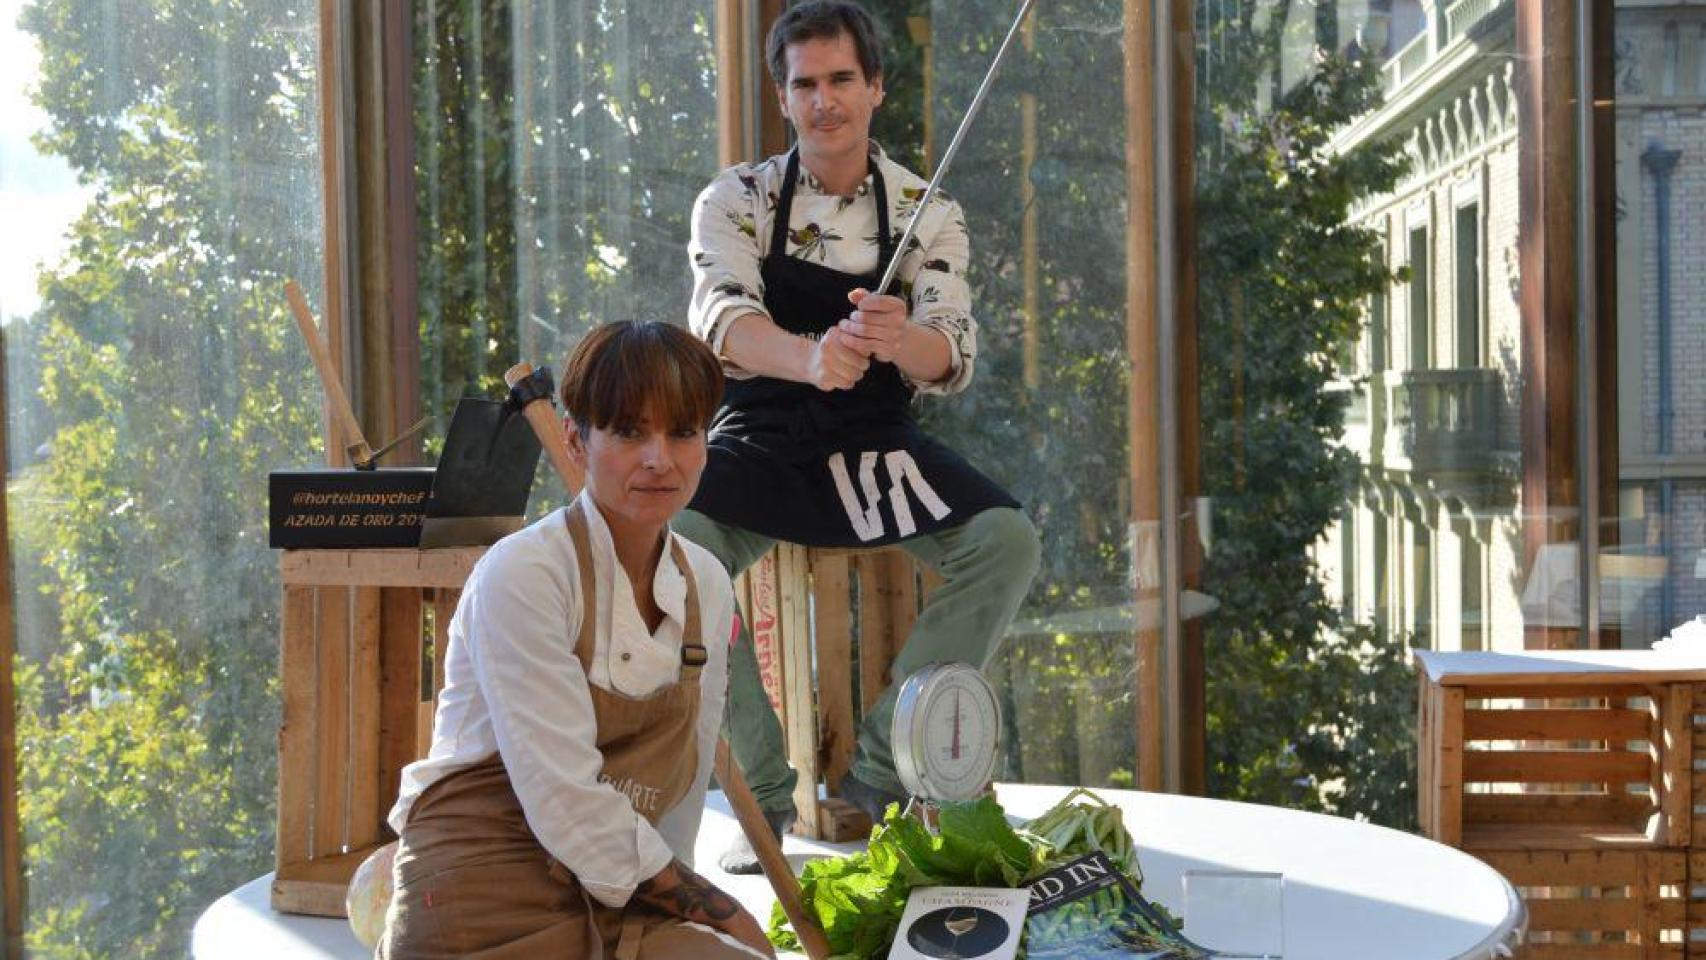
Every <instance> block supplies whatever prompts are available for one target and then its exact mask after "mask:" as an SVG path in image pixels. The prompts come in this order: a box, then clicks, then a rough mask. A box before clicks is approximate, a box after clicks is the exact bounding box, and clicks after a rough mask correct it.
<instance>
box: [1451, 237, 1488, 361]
mask: <svg viewBox="0 0 1706 960" xmlns="http://www.w3.org/2000/svg"><path fill="white" fill-rule="evenodd" d="M1456 228H1457V229H1456V231H1455V234H1454V235H1455V239H1456V241H1457V263H1456V269H1455V270H1454V271H1453V279H1454V281H1455V284H1456V291H1455V298H1454V299H1455V301H1456V310H1455V313H1456V317H1457V366H1458V367H1460V368H1462V369H1465V370H1467V369H1470V368H1472V367H1479V366H1481V207H1480V205H1479V204H1475V203H1468V204H1464V205H1463V206H1460V207H1458V208H1457V222H1456Z"/></svg>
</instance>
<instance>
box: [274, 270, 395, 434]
mask: <svg viewBox="0 0 1706 960" xmlns="http://www.w3.org/2000/svg"><path fill="white" fill-rule="evenodd" d="M284 298H285V299H286V300H288V301H290V312H291V313H292V314H294V315H295V317H296V328H297V329H298V330H301V331H302V339H303V340H306V341H307V342H308V355H309V356H310V357H313V358H314V369H315V370H316V371H318V372H319V374H320V387H321V389H323V390H325V391H326V403H327V405H329V406H330V407H331V410H332V421H333V422H334V423H335V424H337V426H338V429H340V430H342V431H343V434H344V441H345V444H344V453H345V454H347V455H348V456H349V458H350V459H351V460H353V461H355V462H356V463H358V464H360V463H368V462H370V461H371V460H372V459H373V448H372V447H369V446H368V445H367V437H365V436H363V435H362V432H361V424H360V423H358V422H356V419H355V410H354V408H352V407H351V406H350V405H349V395H348V394H346V393H344V385H343V382H342V381H340V380H339V379H338V368H337V367H335V366H333V365H332V352H331V350H330V349H328V348H327V346H326V341H325V340H324V339H322V338H321V336H320V325H319V324H317V323H315V322H314V314H313V313H312V312H311V311H310V310H309V309H308V298H307V297H305V296H303V295H302V287H301V286H299V285H298V284H297V282H296V281H295V280H286V281H285V283H284Z"/></svg>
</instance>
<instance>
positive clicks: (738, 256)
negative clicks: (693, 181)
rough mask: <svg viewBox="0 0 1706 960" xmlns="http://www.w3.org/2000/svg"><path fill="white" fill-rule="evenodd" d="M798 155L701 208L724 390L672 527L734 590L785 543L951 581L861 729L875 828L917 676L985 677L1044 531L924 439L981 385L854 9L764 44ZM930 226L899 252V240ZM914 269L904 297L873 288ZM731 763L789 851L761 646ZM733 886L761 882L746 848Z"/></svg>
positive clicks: (863, 771) (940, 232)
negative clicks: (883, 560)
mask: <svg viewBox="0 0 1706 960" xmlns="http://www.w3.org/2000/svg"><path fill="white" fill-rule="evenodd" d="M766 54H767V59H768V60H769V66H770V72H771V76H772V78H773V79H774V80H775V82H776V94H777V98H778V99H779V100H780V102H781V106H782V112H783V115H784V116H786V117H787V118H788V120H789V121H790V122H791V123H792V124H793V127H794V130H795V133H796V135H797V145H796V148H795V149H794V150H791V151H789V152H788V153H787V154H785V155H783V156H777V157H771V158H770V159H768V160H766V161H764V162H763V163H759V164H741V165H738V166H735V167H732V168H730V169H729V170H726V171H724V172H723V173H722V174H721V175H719V176H718V177H717V179H716V180H715V181H713V182H712V183H711V185H710V186H709V187H707V188H706V189H705V191H704V192H703V193H702V194H700V196H699V200H698V203H697V204H696V205H695V207H694V216H693V235H692V242H691V244H690V250H689V252H690V253H691V255H692V260H693V273H694V291H693V303H692V326H693V329H694V331H695V332H696V333H698V334H699V335H700V336H702V337H703V338H705V340H706V341H707V342H708V343H709V344H710V345H711V347H712V349H713V350H715V351H716V352H717V354H718V356H719V357H720V358H721V359H722V361H723V363H724V369H725V372H726V373H727V374H728V376H729V378H730V379H729V382H728V384H727V387H726V390H725V393H724V398H723V401H724V402H723V407H722V409H721V410H719V411H718V412H717V416H716V418H715V420H714V422H713V426H712V433H711V437H710V455H709V456H710V459H709V462H708V463H707V465H706V470H705V478H704V482H703V483H702V484H701V485H700V487H699V493H698V494H697V495H696V496H695V498H694V500H693V502H692V503H691V504H690V509H688V510H687V511H684V512H683V513H682V514H681V516H680V517H679V518H678V519H677V521H676V526H675V529H676V530H677V532H679V533H681V534H682V535H683V536H685V537H687V538H688V539H691V540H694V541H696V542H697V543H699V544H701V545H702V546H704V547H706V548H707V549H709V550H710V551H711V552H712V553H713V554H715V555H716V556H717V557H718V558H719V559H720V560H722V561H723V562H724V563H725V564H726V565H727V566H728V568H729V571H730V573H731V574H735V573H739V572H740V571H741V570H744V569H745V568H746V567H747V566H748V565H750V564H751V563H752V562H753V561H755V560H757V559H758V558H759V557H760V556H762V555H763V554H764V552H765V551H767V550H768V549H769V548H770V546H771V544H772V543H773V542H774V541H775V540H777V539H782V540H787V541H790V542H794V543H802V544H807V545H812V546H879V545H883V544H889V543H899V544H900V545H902V547H903V548H905V549H906V550H907V551H908V552H909V553H911V554H912V555H913V556H914V557H915V558H917V559H918V560H919V561H921V562H923V563H925V564H927V565H928V566H930V567H932V568H934V569H935V570H936V571H937V572H938V573H940V574H941V575H942V577H943V579H944V584H943V586H942V587H941V588H940V589H938V590H937V591H936V592H935V593H933V594H932V595H931V598H930V602H929V603H928V604H927V605H926V606H925V608H924V610H923V611H922V613H921V614H920V615H919V618H918V621H917V624H916V626H915V627H914V629H913V632H912V636H911V637H910V638H909V639H908V641H907V643H906V645H905V647H904V648H903V649H902V651H901V653H900V655H899V657H898V658H897V659H896V661H895V665H894V671H893V676H892V678H891V679H892V681H893V682H892V684H891V685H890V687H889V689H888V691H887V692H886V693H885V694H884V696H883V698H882V699H881V701H880V702H879V703H878V704H877V705H876V707H875V708H874V709H873V710H872V711H871V712H870V713H869V714H868V715H867V716H866V717H865V718H864V720H863V722H862V724H861V727H860V731H859V741H858V746H857V750H856V752H855V755H854V760H853V767H852V771H851V773H850V774H849V775H848V776H847V777H846V778H845V779H844V780H843V781H842V783H841V784H840V792H841V795H842V796H843V797H844V798H846V799H847V800H849V801H850V802H852V803H854V804H855V805H857V806H859V807H860V808H861V809H863V810H865V811H866V812H867V813H869V814H871V816H872V817H873V818H880V817H881V816H882V812H883V809H884V808H885V807H886V806H887V804H889V803H891V802H898V801H901V800H903V799H904V798H903V797H902V787H901V784H900V782H899V779H898V777H897V776H896V774H895V770H894V757H893V753H892V749H891V744H890V725H891V723H892V717H893V710H894V702H895V695H896V694H897V692H898V690H899V686H900V682H901V681H902V680H904V679H905V677H906V676H907V675H909V674H910V673H912V672H914V671H916V670H917V669H919V668H920V667H922V666H924V665H925V664H927V663H930V662H932V661H937V660H947V661H955V662H962V663H970V664H973V665H976V666H978V667H982V666H984V665H985V664H986V663H988V661H989V659H990V657H991V656H992V655H993V654H994V652H995V648H996V645H997V643H998V642H999V640H1000V637H1001V635H1002V633H1003V632H1004V631H1005V630H1006V629H1007V625H1008V623H1009V622H1010V621H1011V620H1012V618H1013V615H1014V613H1015V612H1016V611H1017V610H1018V608H1019V604H1020V603H1021V601H1023V599H1024V596H1025V593H1026V591H1027V590H1028V589H1029V587H1030V583H1031V578H1032V577H1033V576H1035V574H1036V568H1037V562H1038V552H1039V551H1038V542H1037V534H1036V529H1035V528H1034V527H1033V526H1032V525H1031V522H1030V521H1029V519H1027V518H1026V516H1025V515H1024V514H1023V513H1021V512H1020V511H1019V510H1018V509H1017V508H1018V504H1017V503H1016V502H1015V501H1014V500H1013V498H1012V497H1011V496H1009V495H1008V494H1007V493H1006V491H1004V490H1002V489H1001V488H1000V487H999V486H997V485H996V484H995V483H993V482H992V481H990V480H989V479H988V478H986V477H984V476H983V475H982V474H981V473H979V472H978V471H977V470H975V469H973V468H972V467H971V466H970V465H969V464H967V463H966V462H965V461H964V460H963V459H962V458H961V457H960V456H959V455H958V454H956V453H954V452H953V451H952V450H950V449H948V448H947V447H946V446H945V445H943V444H941V443H939V442H937V441H936V440H934V439H933V438H931V437H929V436H928V435H926V434H925V433H924V432H923V431H922V430H920V429H919V428H918V426H917V423H916V422H915V420H914V418H913V415H912V410H911V401H912V398H913V396H914V394H916V393H933V394H949V393H954V392H956V391H959V390H962V389H964V388H965V387H966V385H967V384H968V383H970V381H971V377H972V371H973V365H974V361H975V359H976V355H977V339H976V324H975V322H974V321H973V319H972V315H971V304H970V292H969V289H968V288H967V286H966V282H965V270H966V262H967V259H968V256H969V246H968V241H967V238H966V227H965V220H964V218H963V216H962V215H961V213H960V210H959V207H958V205H957V204H955V203H953V202H952V201H950V200H948V199H946V198H945V197H942V196H940V195H938V196H937V197H936V198H935V199H934V200H933V201H932V202H931V204H930V205H929V207H928V209H924V210H919V209H918V206H919V200H920V199H921V197H922V194H923V192H924V187H925V181H924V180H923V179H921V178H920V177H918V176H917V175H915V174H913V173H911V172H909V171H907V170H906V169H904V168H902V167H901V166H900V165H898V164H896V163H894V162H893V161H891V160H889V159H888V157H887V156H886V155H885V154H884V153H883V151H882V150H881V149H880V148H879V147H877V146H876V144H874V143H872V142H871V139H870V128H871V116H872V114H873V113H874V112H875V111H876V109H877V107H878V106H879V105H880V104H881V103H882V100H883V76H882V61H881V53H880V50H879V48H878V44H877V41H876V35H875V30H874V28H873V25H872V23H871V18H870V15H869V14H867V13H866V12H865V11H864V9H862V8H861V7H859V6H858V5H856V4H854V3H850V2H844V0H808V2H805V3H800V4H797V5H795V6H793V7H791V8H789V9H788V11H787V12H786V13H784V14H783V15H782V16H781V18H779V19H778V20H777V22H776V24H775V25H774V26H773V27H772V28H771V31H770V35H769V39H768V41H767V44H766ZM914 216H916V217H918V218H920V219H919V224H918V228H917V230H916V231H915V233H914V237H913V240H912V242H911V243H910V244H909V245H908V249H906V250H905V251H899V252H897V251H895V250H894V249H893V248H894V246H895V244H896V243H897V242H898V241H899V238H900V235H901V233H902V232H903V230H904V227H905V225H906V221H907V220H908V219H909V218H912V217H914ZM893 256H900V257H901V258H902V259H901V265H900V271H899V274H898V287H899V289H898V290H891V291H876V290H874V288H875V286H876V285H877V283H878V281H879V280H880V278H881V275H882V272H883V269H884V268H885V267H886V266H887V264H888V261H889V258H890V257H893ZM729 697H730V700H729V710H728V713H727V721H726V725H727V729H728V732H729V740H730V745H731V747H732V748H733V750H734V754H735V759H736V760H737V761H738V762H739V763H740V765H741V767H742V768H743V769H744V770H745V772H746V776H747V780H748V782H749V783H750V785H751V786H752V788H753V792H754V794H755V795H756V796H757V797H758V800H759V803H760V805H761V806H762V807H763V808H764V810H765V813H766V816H767V818H768V819H769V821H770V825H771V827H772V828H773V829H774V830H775V831H776V833H777V835H778V836H780V835H781V833H782V831H783V830H785V829H786V828H787V826H788V824H790V823H791V822H792V821H793V819H794V809H793V799H792V794H793V788H794V783H795V779H796V775H795V773H794V771H793V770H792V769H790V768H789V767H788V765H787V762H786V759H785V757H786V751H785V749H784V742H783V735H782V731H781V727H780V724H779V723H778V722H777V719H776V716H775V714H774V713H773V712H772V711H771V710H769V709H768V702H767V701H766V699H765V697H764V692H763V687H762V684H761V682H760V679H759V673H758V664H757V660H756V658H755V656H754V653H753V649H752V644H751V641H750V638H749V637H748V636H747V635H746V634H745V633H743V634H742V636H741V638H740V639H739V641H738V642H737V645H736V648H735V651H734V655H733V657H732V659H731V663H730V692H729ZM722 866H723V868H724V869H725V870H729V871H730V872H756V871H757V869H758V868H757V862H756V858H755V857H753V856H752V853H751V850H750V848H749V847H747V845H746V844H745V842H744V839H743V840H742V841H741V842H740V843H738V844H737V845H736V847H735V848H733V849H731V850H730V851H729V852H728V853H727V854H725V855H724V857H723V860H722Z"/></svg>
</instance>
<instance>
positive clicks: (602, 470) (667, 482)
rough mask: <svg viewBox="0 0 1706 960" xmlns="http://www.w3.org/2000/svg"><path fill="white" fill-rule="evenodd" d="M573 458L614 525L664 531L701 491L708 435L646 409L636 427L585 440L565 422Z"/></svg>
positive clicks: (601, 431) (595, 430)
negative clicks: (678, 425) (680, 426)
mask: <svg viewBox="0 0 1706 960" xmlns="http://www.w3.org/2000/svg"><path fill="white" fill-rule="evenodd" d="M563 428H564V430H566V431H567V433H568V440H569V454H570V456H572V457H573V458H574V460H575V462H576V463H577V464H578V465H579V466H580V467H581V469H582V470H584V471H585V472H586V486H587V490H588V491H589V492H591V494H592V497H593V500H595V501H596V502H597V503H598V505H599V506H600V507H601V508H603V512H604V515H605V518H606V519H607V520H608V521H609V522H611V523H612V524H622V525H626V526H629V527H630V528H633V527H639V528H651V527H656V528H659V529H661V528H662V527H663V525H664V524H666V523H668V522H669V518H670V517H672V516H674V515H675V514H676V513H677V512H678V511H680V510H681V508H683V507H685V506H687V502H688V501H689V500H691V499H693V492H694V491H695V490H697V489H698V488H699V475H700V474H701V473H703V472H704V470H705V431H703V430H699V429H692V430H678V429H675V428H673V427H671V426H670V425H669V424H668V423H666V422H664V421H663V420H662V419H661V418H660V417H659V416H658V415H657V413H656V411H655V410H653V408H652V407H651V406H650V405H648V406H647V407H646V410H645V412H644V413H642V414H641V416H640V422H639V423H638V424H635V425H634V426H632V427H628V428H622V427H616V426H611V427H608V428H605V429H599V428H596V427H595V428H593V429H592V430H589V431H588V432H587V435H586V438H585V439H584V440H583V439H582V438H581V434H580V431H579V430H578V429H576V427H575V424H574V421H573V420H569V419H565V420H564V422H563Z"/></svg>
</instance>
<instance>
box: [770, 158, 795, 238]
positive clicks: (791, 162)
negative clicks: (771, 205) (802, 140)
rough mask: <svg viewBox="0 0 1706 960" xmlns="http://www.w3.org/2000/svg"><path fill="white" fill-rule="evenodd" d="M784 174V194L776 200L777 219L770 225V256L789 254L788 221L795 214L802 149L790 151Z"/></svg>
mask: <svg viewBox="0 0 1706 960" xmlns="http://www.w3.org/2000/svg"><path fill="white" fill-rule="evenodd" d="M784 169H785V171H786V172H784V173H783V174H782V192H781V194H780V195H779V196H777V198H776V218H775V219H774V220H772V221H771V223H770V255H771V256H773V257H780V256H783V255H784V254H786V253H787V252H788V220H789V219H790V218H792V217H793V214H794V181H796V180H798V179H799V178H800V148H799V147H795V148H793V149H792V150H789V151H788V164H787V166H786V167H785V168H784Z"/></svg>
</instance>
